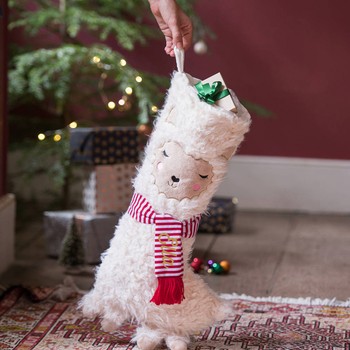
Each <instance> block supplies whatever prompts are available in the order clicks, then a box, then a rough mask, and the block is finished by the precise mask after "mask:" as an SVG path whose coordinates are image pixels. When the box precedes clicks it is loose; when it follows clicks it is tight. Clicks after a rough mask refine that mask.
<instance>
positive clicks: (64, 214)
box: [44, 210, 121, 264]
mask: <svg viewBox="0 0 350 350" xmlns="http://www.w3.org/2000/svg"><path fill="white" fill-rule="evenodd" d="M120 216H121V213H114V214H90V213H86V212H83V211H81V210H69V211H46V212H44V234H45V241H46V252H47V255H48V256H50V257H53V258H57V257H58V256H59V255H60V252H61V249H62V243H63V240H64V237H65V235H66V234H67V230H68V228H69V226H70V225H71V222H72V220H73V217H75V220H76V224H77V228H78V232H79V234H80V236H81V238H82V240H83V247H84V256H85V262H86V263H87V264H96V263H99V262H100V256H101V254H102V253H103V252H104V251H105V250H106V249H107V248H108V246H109V241H110V240H111V239H112V237H113V235H114V230H115V226H116V225H117V223H118V220H119V218H120Z"/></svg>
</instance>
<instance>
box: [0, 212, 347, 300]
mask: <svg viewBox="0 0 350 350" xmlns="http://www.w3.org/2000/svg"><path fill="white" fill-rule="evenodd" d="M16 245H17V258H16V262H15V264H14V265H13V266H12V267H11V268H10V269H9V270H8V271H7V272H6V273H5V274H3V275H2V276H1V278H0V284H2V285H7V286H9V285H13V284H20V283H21V284H31V285H56V284H58V283H61V282H62V281H63V279H64V277H65V274H64V271H63V268H62V267H61V266H59V265H58V264H57V261H56V260H53V259H48V258H47V257H46V254H45V242H44V239H43V232H42V225H41V222H34V223H31V224H28V225H27V226H26V227H25V229H22V230H21V231H20V232H18V233H17V243H16ZM194 256H196V257H200V258H205V259H208V258H211V259H213V260H217V261H221V260H229V261H230V262H231V265H232V268H231V272H230V273H229V274H228V275H225V276H217V275H208V274H205V273H203V275H202V276H203V278H204V279H205V280H206V281H207V283H208V284H209V285H210V286H211V287H212V288H213V289H214V290H216V291H218V292H225V293H232V292H235V293H239V294H248V295H252V296H284V297H308V296H310V297H320V298H333V297H336V298H338V299H340V300H345V299H348V298H349V297H350V215H348V216H333V215H304V214H280V213H264V212H239V213H238V214H237V216H236V222H235V230H234V232H233V233H231V234H226V235H211V234H199V235H198V236H197V240H196V244H195V251H194ZM89 270H90V272H89V271H88V272H87V273H86V275H85V276H74V280H75V282H76V283H77V285H78V286H79V287H80V288H82V289H88V288H90V287H91V285H92V283H93V267H91V268H90V269H89Z"/></svg>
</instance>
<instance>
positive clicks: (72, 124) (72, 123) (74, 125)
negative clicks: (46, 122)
mask: <svg viewBox="0 0 350 350" xmlns="http://www.w3.org/2000/svg"><path fill="white" fill-rule="evenodd" d="M77 126H78V123H77V122H71V123H70V124H69V127H70V128H71V129H75V128H76V127H77Z"/></svg>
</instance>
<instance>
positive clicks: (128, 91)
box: [125, 86, 132, 95]
mask: <svg viewBox="0 0 350 350" xmlns="http://www.w3.org/2000/svg"><path fill="white" fill-rule="evenodd" d="M125 92H126V93H127V94H128V95H131V94H132V88H131V87H130V86H128V87H127V88H126V89H125Z"/></svg>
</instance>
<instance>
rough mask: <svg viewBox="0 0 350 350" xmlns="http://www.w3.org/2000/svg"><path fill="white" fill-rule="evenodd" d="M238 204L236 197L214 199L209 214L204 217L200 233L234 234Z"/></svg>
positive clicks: (209, 207)
mask: <svg viewBox="0 0 350 350" xmlns="http://www.w3.org/2000/svg"><path fill="white" fill-rule="evenodd" d="M237 202H238V200H237V198H236V197H233V198H232V197H213V199H212V200H211V202H210V204H209V206H208V212H207V214H206V215H202V220H201V223H200V225H199V229H198V231H199V232H203V233H229V232H233V224H234V217H235V213H236V206H237Z"/></svg>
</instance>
